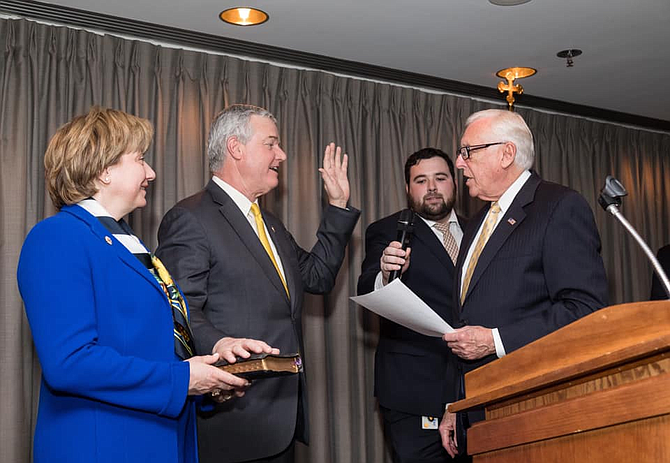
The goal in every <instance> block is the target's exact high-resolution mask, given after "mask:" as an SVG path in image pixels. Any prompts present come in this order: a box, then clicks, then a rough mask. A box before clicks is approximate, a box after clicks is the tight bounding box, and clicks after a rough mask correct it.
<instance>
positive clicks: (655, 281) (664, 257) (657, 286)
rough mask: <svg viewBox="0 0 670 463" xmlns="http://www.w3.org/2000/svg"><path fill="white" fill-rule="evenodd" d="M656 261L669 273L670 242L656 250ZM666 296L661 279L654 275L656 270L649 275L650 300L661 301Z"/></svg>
mask: <svg viewBox="0 0 670 463" xmlns="http://www.w3.org/2000/svg"><path fill="white" fill-rule="evenodd" d="M656 258H657V259H658V263H659V264H661V267H663V270H665V273H666V274H667V273H670V244H668V245H665V246H663V247H662V248H661V249H659V250H658V253H657V254H656ZM667 298H668V295H667V294H666V293H665V289H664V288H663V285H662V284H661V280H660V279H659V278H658V275H656V272H654V274H653V275H652V277H651V298H650V299H651V300H652V301H661V300H665V299H667Z"/></svg>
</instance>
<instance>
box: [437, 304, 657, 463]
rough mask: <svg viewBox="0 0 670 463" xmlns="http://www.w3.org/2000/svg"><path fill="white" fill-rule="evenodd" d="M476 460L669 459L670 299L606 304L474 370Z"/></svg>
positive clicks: (464, 405)
mask: <svg viewBox="0 0 670 463" xmlns="http://www.w3.org/2000/svg"><path fill="white" fill-rule="evenodd" d="M465 389H466V398H465V399H464V400H461V401H459V402H456V403H454V404H452V405H451V406H450V411H462V410H468V409H473V408H478V409H481V408H484V409H485V411H486V420H485V421H482V422H479V423H475V424H474V425H473V426H472V427H471V428H470V429H469V430H468V454H470V455H473V457H474V462H475V463H492V462H495V463H501V462H506V463H507V462H510V463H511V462H514V463H518V462H524V463H526V462H540V463H552V462H561V463H564V462H582V461H583V462H587V463H601V462H602V463H614V462H636V463H637V462H654V463H656V462H670V301H655V302H639V303H633V304H622V305H616V306H611V307H607V308H605V309H602V310H599V311H597V312H595V313H593V314H591V315H589V316H587V317H584V318H582V319H580V320H577V321H576V322H574V323H572V324H570V325H568V326H565V327H563V328H561V329H560V330H558V331H556V332H554V333H551V334H549V335H547V336H545V337H543V338H541V339H538V340H537V341H535V342H533V343H531V344H528V345H527V346H524V347H523V348H521V349H518V350H517V351H515V352H512V353H511V354H509V355H507V356H505V357H503V358H501V359H499V360H496V361H494V362H491V363H489V364H487V365H484V366H483V367H481V368H478V369H477V370H474V371H472V372H470V373H468V374H466V376H465Z"/></svg>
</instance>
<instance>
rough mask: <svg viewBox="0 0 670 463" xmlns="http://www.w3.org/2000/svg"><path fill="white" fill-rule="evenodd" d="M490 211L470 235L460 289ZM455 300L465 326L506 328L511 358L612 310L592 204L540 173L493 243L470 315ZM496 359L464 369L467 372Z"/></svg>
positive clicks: (472, 290)
mask: <svg viewBox="0 0 670 463" xmlns="http://www.w3.org/2000/svg"><path fill="white" fill-rule="evenodd" d="M489 207H490V206H489V205H487V206H485V207H484V208H483V209H482V210H481V211H480V212H479V213H478V214H477V215H476V216H475V217H473V218H472V219H471V220H470V222H469V224H468V227H467V229H466V231H465V233H464V236H463V242H462V245H461V251H460V253H459V256H458V261H457V265H456V266H457V272H456V274H457V278H456V288H460V286H461V274H462V272H461V271H462V268H463V261H464V260H465V257H466V255H467V252H468V248H469V247H470V245H471V243H472V241H473V239H474V236H475V234H476V233H477V230H478V229H479V226H480V225H481V223H482V221H483V220H484V217H485V216H486V213H487V212H488V209H489ZM455 294H456V296H457V297H456V304H455V307H456V308H457V312H458V313H457V314H456V317H457V319H459V321H460V324H461V325H481V326H485V327H488V328H498V330H499V332H500V337H501V338H502V342H503V345H504V347H505V351H506V352H507V353H508V354H509V353H510V352H512V351H514V350H516V349H518V348H519V347H522V346H524V345H526V344H528V343H530V342H532V341H534V340H536V339H538V338H540V337H542V336H544V335H546V334H548V333H551V332H552V331H555V330H557V329H558V328H560V327H562V326H564V325H567V324H568V323H571V322H573V321H575V320H577V319H578V318H580V317H583V316H585V315H588V314H589V313H591V312H593V311H595V310H597V309H600V308H602V307H604V306H606V305H607V278H606V276H605V268H604V266H603V262H602V258H601V256H600V236H599V235H598V230H597V229H596V224H595V221H594V218H593V212H592V210H591V208H590V207H589V205H588V203H587V202H586V200H585V199H584V198H583V197H582V196H581V195H580V194H579V193H577V192H576V191H573V190H571V189H569V188H566V187H564V186H562V185H558V184H555V183H549V182H545V181H543V180H542V179H541V178H540V177H539V176H538V175H537V174H535V173H533V174H532V175H531V177H530V178H529V179H528V180H527V182H526V183H525V184H524V186H523V187H522V188H521V190H520V191H519V193H518V195H517V196H516V198H515V199H514V201H513V202H512V204H511V206H510V208H509V209H508V210H507V213H506V214H505V215H504V217H502V219H501V220H500V223H499V224H498V226H497V227H496V229H495V230H494V232H493V234H492V235H491V237H490V238H489V241H488V242H487V243H486V246H485V247H484V250H483V251H482V253H481V256H480V257H479V261H478V262H477V267H476V268H475V271H474V274H473V276H472V280H471V281H470V286H469V289H468V293H467V295H466V298H465V301H464V303H463V306H462V307H461V305H460V298H459V297H458V291H455ZM495 358H496V357H495V355H491V356H488V357H485V358H483V359H481V360H478V361H471V362H468V361H462V365H463V367H464V371H465V372H467V371H470V370H472V369H474V368H476V367H478V366H480V365H483V364H485V363H487V362H490V361H492V360H494V359H495ZM466 387H467V385H466ZM466 393H467V390H466Z"/></svg>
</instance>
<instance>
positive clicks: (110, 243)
mask: <svg viewBox="0 0 670 463" xmlns="http://www.w3.org/2000/svg"><path fill="white" fill-rule="evenodd" d="M105 241H107V244H109V245H110V246H111V245H112V239H111V238H110V237H109V236H105Z"/></svg>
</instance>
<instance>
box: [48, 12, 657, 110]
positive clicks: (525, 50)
mask: <svg viewBox="0 0 670 463" xmlns="http://www.w3.org/2000/svg"><path fill="white" fill-rule="evenodd" d="M48 3H52V4H59V5H64V6H68V7H73V8H79V9H84V10H88V11H92V12H97V13H105V14H109V15H113V16H118V17H122V18H131V19H134V20H139V21H146V22H149V23H154V24H159V25H165V26H172V27H177V28H181V29H186V30H192V31H197V32H203V33H207V34H214V35H219V36H223V37H227V38H233V39H239V40H244V41H249V42H255V43H257V44H264V45H273V46H276V47H281V48H286V49H291V50H296V51H302V52H309V53H314V54H318V55H324V56H327V57H332V58H340V59H345V60H350V61H356V62H361V63H368V64H373V65H378V66H383V67H387V68H392V69H397V70H402V71H411V72H415V73H419V74H424V75H428V76H434V77H438V78H443V79H449V80H454V81H459V82H464V83H469V84H476V85H480V86H485V87H488V88H495V87H496V85H497V83H498V81H499V80H500V79H499V78H497V77H496V76H495V72H496V71H497V70H499V69H502V68H505V67H508V66H530V67H534V68H536V69H537V70H538V73H537V74H536V75H535V76H533V77H529V78H527V79H524V80H523V81H520V82H521V83H522V85H523V86H524V89H525V93H526V94H527V95H532V96H535V97H542V98H548V99H552V100H558V101H561V102H567V103H574V104H579V105H586V106H591V107H595V108H602V109H607V110H612V111H618V112H623V113H629V114H633V115H637V116H645V117H648V118H653V119H658V120H661V121H670V90H668V86H670V0H531V1H530V2H529V3H526V4H523V5H518V6H512V7H500V6H495V5H492V4H491V3H489V2H488V0H411V1H408V0H395V1H393V0H391V1H389V0H334V1H328V0H249V1H247V2H246V5H248V6H252V7H256V8H260V9H262V10H263V11H266V12H267V13H268V14H269V15H270V19H269V21H268V22H266V23H265V24H262V25H260V26H255V27H239V26H232V25H227V24H225V23H223V22H221V21H220V20H219V19H218V13H219V12H221V11H222V10H224V9H226V8H229V7H233V6H240V5H241V4H242V3H245V1H244V0H242V1H240V0H219V1H212V0H204V1H184V0H114V1H110V0H58V1H49V2H48ZM568 48H579V49H581V50H583V54H582V55H581V56H579V57H576V58H575V59H574V67H571V68H568V67H566V61H565V59H561V58H558V57H557V56H556V53H557V52H558V51H560V50H563V49H568ZM500 100H501V101H504V95H501V96H500Z"/></svg>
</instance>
